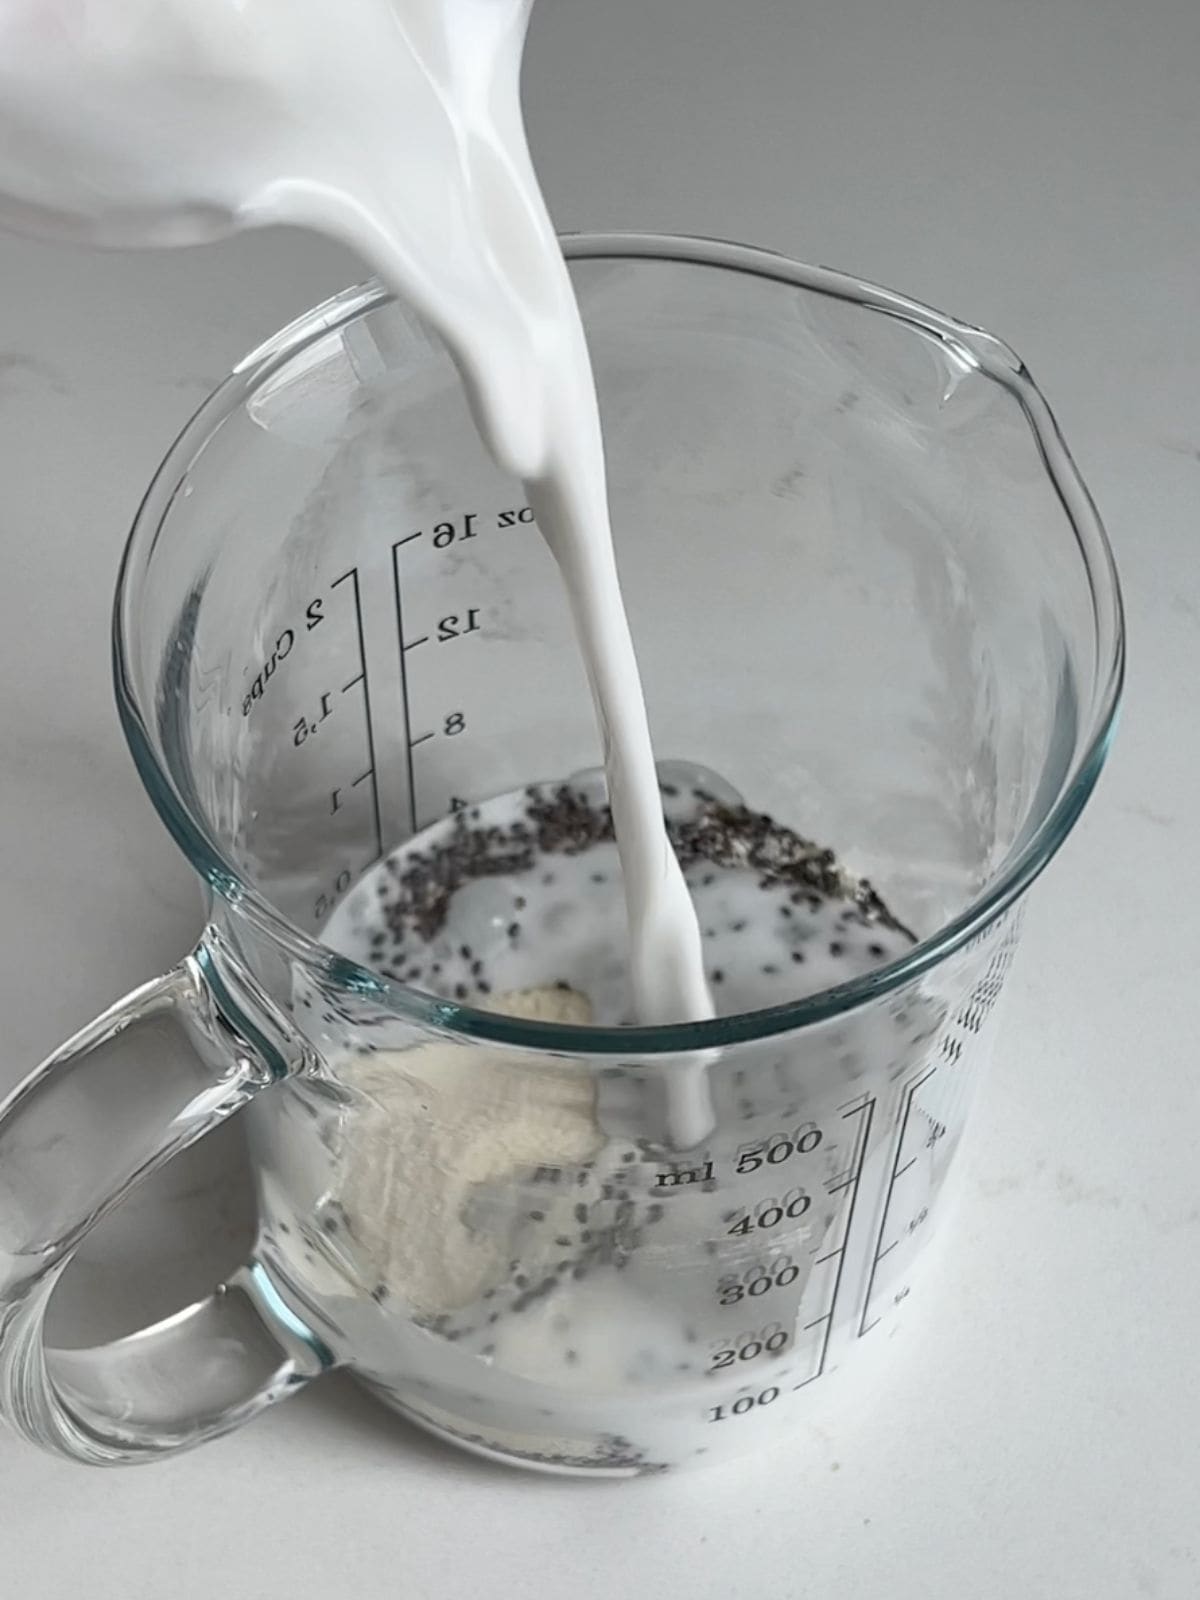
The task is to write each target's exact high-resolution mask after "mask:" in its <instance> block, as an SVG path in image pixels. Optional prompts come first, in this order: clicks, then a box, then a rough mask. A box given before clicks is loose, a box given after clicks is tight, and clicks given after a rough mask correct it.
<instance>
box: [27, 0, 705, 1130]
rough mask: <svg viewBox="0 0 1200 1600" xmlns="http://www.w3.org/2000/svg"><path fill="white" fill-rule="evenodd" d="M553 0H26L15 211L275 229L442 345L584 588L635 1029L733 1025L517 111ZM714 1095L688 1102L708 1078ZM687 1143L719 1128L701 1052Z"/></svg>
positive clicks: (30, 216)
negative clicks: (720, 1016) (665, 805)
mask: <svg viewBox="0 0 1200 1600" xmlns="http://www.w3.org/2000/svg"><path fill="white" fill-rule="evenodd" d="M529 11H530V0H339V4H338V5H337V6H336V7H333V6H330V5H329V4H328V3H327V0H8V3H6V4H4V5H3V7H2V9H0V119H2V121H0V125H2V126H3V127H4V132H5V137H4V139H3V141H0V191H2V192H3V193H4V194H5V195H6V196H7V199H6V200H5V201H4V202H3V203H2V204H3V207H4V209H5V212H6V214H7V218H8V220H11V221H14V222H16V223H17V224H18V225H22V226H25V227H32V228H34V229H36V230H38V231H42V232H52V233H59V234H63V235H67V236H71V237H75V238H79V239H83V240H86V241H90V242H95V243H101V244H122V245H129V244H174V243H187V242H191V241H196V240H200V239H204V238H208V237H213V236H215V235H220V234H223V233H227V232H230V231H233V230H235V229H238V228H243V227H248V226H255V225H264V224H269V223H277V222H278V223H294V224H302V225H306V226H310V227H312V228H315V229H317V230H318V231H320V232H323V233H326V234H329V235H332V236H335V237H338V238H340V239H342V240H344V241H346V242H347V243H349V244H351V245H352V246H354V247H355V248H356V249H357V250H358V251H360V252H361V254H362V255H363V256H364V257H365V258H366V259H367V260H368V261H369V262H370V263H371V265H372V266H373V267H374V268H375V269H376V271H377V272H378V273H379V275H380V276H381V277H382V278H383V279H384V281H385V282H386V283H387V284H388V285H389V286H390V287H391V288H392V289H394V290H395V291H396V292H397V293H398V294H399V295H401V296H402V297H403V298H404V299H405V300H407V301H408V302H409V303H411V304H412V305H413V306H414V307H415V308H416V309H417V310H418V311H419V312H420V313H421V314H422V315H423V316H424V317H426V318H427V319H428V321H429V322H430V323H432V324H433V326H434V327H435V328H436V329H437V330H438V332H439V333H440V335H441V336H442V338H443V339H444V341H445V343H446V345H447V346H448V348H449V350H450V352H451V354H452V356H453V358H454V360H455V363H456V365H457V367H458V369H459V372H460V374H461V376H462V380H463V383H464V385H465V387H466V392H467V395H468V398H469V401H470V404H471V408H472V412H473V414H474V416H475V419H476V422H477V424H478V426H479V429H480V432H481V434H482V436H483V438H484V440H485V442H486V444H487V445H488V447H489V448H490V450H491V452H492V454H493V455H494V457H495V458H496V460H497V462H498V464H499V465H501V466H502V467H503V468H505V469H507V470H508V471H511V472H512V473H513V474H514V475H516V476H519V477H520V478H522V479H523V480H524V482H525V485H526V491H527V495H528V498H529V502H530V504H531V505H532V506H533V508H534V511H535V514H536V517H537V522H538V526H539V528H540V529H541V531H542V533H543V535H544V537H545V538H546V540H547V543H548V544H549V546H550V548H551V550H552V552H553V554H554V556H555V558H556V561H557V563H558V566H559V569H560V571H561V574H562V578H563V582H564V585H565V587H566V591H567V596H568V599H569V603H570V606H571V610H572V614H573V617H574V620H575V625H576V629H577V634H578V639H579V644H580V647H581V650H582V653H583V657H584V661H585V664H586V668H587V674H588V679H589V682H590V685H591V689H592V695H593V699H594V702H595V708H596V714H597V718H598V721H599V725H600V731H601V736H602V741H603V747H604V762H605V770H606V774H607V780H608V796H609V803H610V805H611V807H612V812H613V819H614V824H615V832H616V840H617V847H618V851H619V855H620V861H621V867H622V875H623V882H624V893H625V900H626V910H627V917H628V924H629V952H630V978H631V985H632V992H633V997H634V1006H635V1011H636V1014H637V1018H638V1020H640V1021H642V1022H644V1023H664V1022H678V1021H683V1020H688V1019H695V1018H703V1017H708V1016H711V1015H712V1011H713V1007H712V1002H711V998H710V995H709V990H708V985H707V982H706V979H705V974H704V967H703V958H702V950H701V940H700V931H699V927H698V925H697V919H696V914H695V912H694V910H693V908H692V904H691V901H690V898H689V895H688V891H687V888H686V886H685V884H684V880H683V876H682V873H681V871H680V868H679V864H678V862H677V860H676V858H675V855H674V853H673V851H672V849H671V845H670V842H669V841H668V838H667V835H666V832H665V829H664V824H663V815H662V801H661V797H660V794H659V788H658V778H657V774H656V772H655V766H654V756H653V750H652V747H651V742H650V732H649V726H648V722H647V716H646V706H645V701H644V699H643V695H642V690H641V684H640V680H639V676H638V668H637V661H636V658H635V655H634V649H633V642H632V639H631V637H630V632H629V626H628V622H627V620H626V616H625V610H624V606H623V603H622V599H621V592H620V586H619V582H618V577H617V570H616V563H615V560H614V555H613V544H612V532H611V529H610V526H609V519H608V504H607V492H606V483H605V468H604V454H603V446H602V441H601V434H600V421H599V415H598V411H597V405H596V395H595V388H594V385H593V381H592V375H591V368H590V363H589V359H588V351H587V346H586V343H585V340H584V334H583V329H582V326H581V323H580V318H579V313H578V310H577V307H576V305H575V299H574V295H573V292H572V289H571V283H570V279H569V276H568V273H567V270H566V265H565V263H564V261H563V258H562V254H561V251H560V250H559V247H558V243H557V240H556V237H555V233H554V229H553V226H552V224H551V221H550V218H549V215H548V213H547V211H546V207H545V203H544V201H543V199H542V195H541V192H540V190H539V188H538V184H537V179H536V176H535V174H534V170H533V165H532V162H531V160H530V156H529V151H528V148H527V145H526V140H525V132H524V127H523V125H522V119H521V111H520V100H519V75H520V64H521V54H522V48H523V45H524V39H525V32H526V26H527V22H528V18H529ZM689 1084H690V1085H691V1088H690V1089H689V1088H688V1087H687V1086H688V1085H689ZM672 1100H673V1104H672V1106H671V1109H670V1113H669V1120H670V1122H671V1124H672V1129H671V1132H672V1138H673V1141H674V1142H675V1143H677V1144H681V1145H689V1144H694V1143H696V1142H698V1141H699V1140H700V1139H702V1138H703V1137H704V1136H705V1135H706V1134H707V1132H708V1131H709V1127H710V1117H709V1111H708V1109H707V1106H706V1103H705V1094H704V1089H703V1072H702V1071H701V1070H698V1069H697V1067H696V1066H695V1064H688V1063H684V1062H681V1063H680V1070H679V1074H678V1084H677V1087H676V1089H675V1090H674V1091H673V1094H672Z"/></svg>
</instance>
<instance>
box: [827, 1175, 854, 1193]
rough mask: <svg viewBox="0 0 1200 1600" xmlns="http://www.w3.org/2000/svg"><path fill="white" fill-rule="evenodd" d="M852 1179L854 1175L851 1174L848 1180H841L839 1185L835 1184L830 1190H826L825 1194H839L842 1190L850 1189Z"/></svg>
mask: <svg viewBox="0 0 1200 1600" xmlns="http://www.w3.org/2000/svg"><path fill="white" fill-rule="evenodd" d="M854 1179H855V1174H854V1173H853V1172H852V1173H851V1174H850V1176H849V1177H848V1178H843V1179H842V1181H841V1183H835V1184H834V1185H833V1187H832V1188H830V1189H827V1190H826V1193H827V1194H840V1192H841V1191H842V1190H843V1189H848V1188H849V1187H850V1185H851V1184H852V1183H853V1182H854Z"/></svg>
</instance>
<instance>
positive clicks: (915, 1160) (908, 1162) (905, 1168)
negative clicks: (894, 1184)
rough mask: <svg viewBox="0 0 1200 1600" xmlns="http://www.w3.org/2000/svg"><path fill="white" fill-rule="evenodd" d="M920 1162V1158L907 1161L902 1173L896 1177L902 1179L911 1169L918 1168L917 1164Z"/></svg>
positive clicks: (901, 1169) (915, 1157) (916, 1157)
mask: <svg viewBox="0 0 1200 1600" xmlns="http://www.w3.org/2000/svg"><path fill="white" fill-rule="evenodd" d="M919 1160H920V1157H919V1156H913V1158H912V1160H911V1161H906V1162H905V1163H904V1165H903V1166H902V1167H901V1168H900V1171H899V1172H898V1173H897V1174H896V1176H897V1177H898V1178H902V1177H903V1176H904V1174H905V1173H906V1172H907V1171H908V1169H909V1168H910V1167H915V1166H916V1164H917V1162H918V1161H919Z"/></svg>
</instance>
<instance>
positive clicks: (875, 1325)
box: [858, 1317, 880, 1339]
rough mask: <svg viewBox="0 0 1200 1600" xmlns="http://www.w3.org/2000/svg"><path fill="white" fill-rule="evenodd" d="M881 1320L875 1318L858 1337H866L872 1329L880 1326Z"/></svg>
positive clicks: (861, 1329) (860, 1331)
mask: <svg viewBox="0 0 1200 1600" xmlns="http://www.w3.org/2000/svg"><path fill="white" fill-rule="evenodd" d="M879 1320H880V1319H879V1318H878V1317H873V1318H872V1319H871V1321H870V1322H868V1323H867V1325H866V1327H865V1328H860V1329H859V1330H858V1337H859V1338H860V1339H861V1338H863V1337H864V1335H866V1334H868V1333H870V1331H871V1329H872V1328H877V1327H878V1326H879Z"/></svg>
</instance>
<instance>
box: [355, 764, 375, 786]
mask: <svg viewBox="0 0 1200 1600" xmlns="http://www.w3.org/2000/svg"><path fill="white" fill-rule="evenodd" d="M374 776H375V768H374V767H368V768H367V770H366V771H365V772H360V773H359V775H358V777H357V778H355V779H354V781H353V782H352V783H351V785H350V787H351V788H352V789H357V788H358V786H359V784H360V783H366V781H367V779H368V778H373V777H374Z"/></svg>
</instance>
